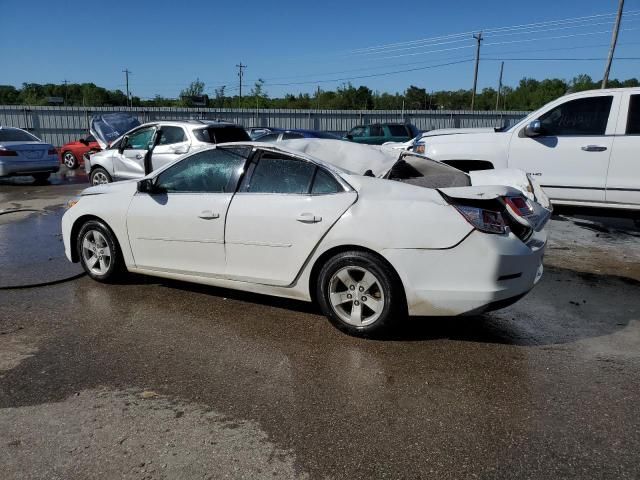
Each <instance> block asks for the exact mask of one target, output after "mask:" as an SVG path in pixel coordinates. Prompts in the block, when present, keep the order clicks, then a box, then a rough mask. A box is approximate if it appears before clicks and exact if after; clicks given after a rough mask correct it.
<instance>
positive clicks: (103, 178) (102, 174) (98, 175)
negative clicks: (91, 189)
mask: <svg viewBox="0 0 640 480" xmlns="http://www.w3.org/2000/svg"><path fill="white" fill-rule="evenodd" d="M89 180H90V181H91V185H102V184H104V183H111V182H113V178H111V175H109V172H107V171H106V170H105V169H104V168H102V167H96V168H94V169H93V170H91V175H90V177H89Z"/></svg>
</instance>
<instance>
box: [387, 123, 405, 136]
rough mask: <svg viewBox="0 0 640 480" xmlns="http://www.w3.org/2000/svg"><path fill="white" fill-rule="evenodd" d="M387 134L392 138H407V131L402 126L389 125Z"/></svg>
mask: <svg viewBox="0 0 640 480" xmlns="http://www.w3.org/2000/svg"><path fill="white" fill-rule="evenodd" d="M389 133H391V136H392V137H408V136H409V134H408V133H407V129H406V128H405V126H404V125H389Z"/></svg>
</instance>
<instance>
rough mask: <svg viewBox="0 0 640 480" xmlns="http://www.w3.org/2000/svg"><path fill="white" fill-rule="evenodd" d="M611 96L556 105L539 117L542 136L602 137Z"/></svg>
mask: <svg viewBox="0 0 640 480" xmlns="http://www.w3.org/2000/svg"><path fill="white" fill-rule="evenodd" d="M612 101H613V97H612V96H602V97H590V98H579V99H577V100H570V101H568V102H565V103H563V104H560V105H558V106H557V107H555V108H554V109H552V110H550V111H548V112H547V113H545V114H544V115H542V116H541V117H540V119H539V120H540V123H541V124H542V134H543V135H546V136H558V135H604V133H605V131H606V129H607V122H608V120H609V111H610V110H611V102H612Z"/></svg>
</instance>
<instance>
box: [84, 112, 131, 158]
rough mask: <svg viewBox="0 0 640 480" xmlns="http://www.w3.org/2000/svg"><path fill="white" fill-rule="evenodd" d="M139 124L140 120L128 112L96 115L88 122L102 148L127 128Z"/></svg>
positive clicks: (106, 146)
mask: <svg viewBox="0 0 640 480" xmlns="http://www.w3.org/2000/svg"><path fill="white" fill-rule="evenodd" d="M139 125H140V121H139V120H138V119H137V118H135V117H134V116H132V115H129V114H128V113H120V112H118V113H105V114H104V115H96V116H94V117H92V118H91V121H90V122H89V131H90V132H91V134H92V135H93V136H94V137H95V138H96V141H97V142H98V144H99V145H100V148H102V149H103V150H104V149H106V148H108V147H109V146H110V145H111V144H112V143H113V142H114V141H116V140H117V139H118V138H120V137H121V136H122V135H124V134H125V133H127V132H128V131H129V130H131V129H133V128H136V127H137V126H139Z"/></svg>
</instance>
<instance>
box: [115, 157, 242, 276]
mask: <svg viewBox="0 0 640 480" xmlns="http://www.w3.org/2000/svg"><path fill="white" fill-rule="evenodd" d="M250 153H251V149H250V148H247V147H245V148H216V149H211V150H205V151H201V152H198V153H195V154H193V155H191V156H189V157H187V158H185V159H183V160H181V161H180V162H178V163H176V164H175V165H173V166H171V167H169V168H168V169H166V170H164V171H162V172H160V174H159V175H157V176H156V177H155V179H154V181H153V185H154V187H153V190H152V192H151V193H142V192H138V193H136V195H135V196H134V198H133V200H132V202H131V205H130V207H129V211H128V214H127V229H128V234H129V242H130V244H131V249H132V251H133V256H134V259H135V263H136V266H137V267H138V268H143V269H148V270H157V271H165V272H172V273H182V274H189V275H198V276H213V277H217V276H223V275H224V271H225V251H224V229H225V220H226V215H227V210H228V208H229V203H230V202H231V198H232V197H233V193H234V191H235V189H236V186H237V182H238V179H239V178H240V175H241V173H242V171H243V168H244V164H245V162H246V159H247V157H248V156H249V154H250Z"/></svg>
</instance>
